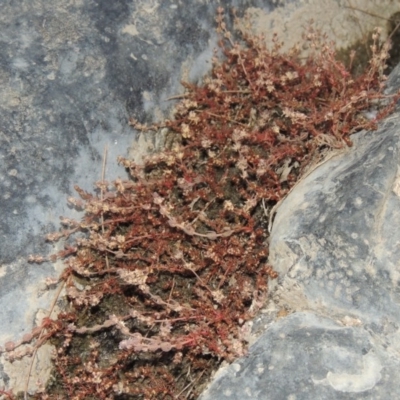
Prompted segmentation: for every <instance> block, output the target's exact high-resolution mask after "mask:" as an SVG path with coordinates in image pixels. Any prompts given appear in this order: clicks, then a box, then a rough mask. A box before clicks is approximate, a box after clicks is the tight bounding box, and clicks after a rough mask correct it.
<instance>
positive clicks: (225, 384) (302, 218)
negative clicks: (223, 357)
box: [201, 69, 400, 400]
mask: <svg viewBox="0 0 400 400" xmlns="http://www.w3.org/2000/svg"><path fill="white" fill-rule="evenodd" d="M398 74H399V69H397V71H394V74H393V76H392V78H391V82H392V84H394V83H396V82H398V80H399V75H398ZM397 87H398V86H397ZM392 91H393V88H392ZM399 139H400V113H399V112H397V113H395V114H393V115H392V116H390V117H388V118H387V119H386V120H385V121H383V122H382V123H381V124H380V127H379V129H378V130H377V131H375V132H360V133H359V134H356V135H354V136H353V137H352V140H353V143H354V145H353V147H352V148H350V149H347V150H346V151H344V152H342V153H341V154H338V155H336V156H334V157H333V158H331V159H330V160H328V161H326V162H324V163H323V164H322V165H320V166H318V167H317V168H316V169H315V170H313V171H312V172H311V173H310V174H309V175H308V176H306V177H305V178H304V179H303V180H302V181H301V182H299V184H298V185H297V186H296V187H295V188H294V189H293V191H292V192H291V193H290V194H289V195H288V197H287V198H286V199H285V200H284V201H283V202H282V203H281V205H280V206H279V208H278V211H277V214H276V217H275V220H274V224H273V229H272V232H271V242H270V262H271V264H272V265H273V266H274V268H275V269H276V271H277V272H278V273H279V274H280V278H279V281H278V283H277V285H276V286H275V288H274V289H273V290H272V301H271V304H270V306H269V307H268V308H267V309H266V310H265V313H264V315H262V316H261V317H260V318H258V319H257V320H256V321H254V326H253V332H254V334H256V333H258V335H259V334H260V333H261V336H260V337H259V338H258V339H257V340H255V342H254V343H253V345H252V346H251V348H250V351H249V354H248V356H247V357H245V358H243V359H240V360H238V361H237V362H235V363H233V364H232V365H230V366H228V367H225V368H224V369H223V370H221V371H220V372H219V374H218V375H217V376H216V378H215V380H214V381H213V383H212V384H211V385H210V387H209V388H208V390H207V391H206V392H205V393H204V394H203V395H202V396H201V400H208V399H210V400H211V399H241V400H244V399H252V400H255V399H291V400H294V399H296V400H300V399H304V400H306V399H332V400H333V399H335V400H336V399H388V398H400V388H399V385H398V370H399V367H400V289H399V287H400V286H399V284H400V268H399V267H400V266H399V258H400V233H399V230H398V226H399V224H400V164H399V158H400V146H399V144H400V142H399Z"/></svg>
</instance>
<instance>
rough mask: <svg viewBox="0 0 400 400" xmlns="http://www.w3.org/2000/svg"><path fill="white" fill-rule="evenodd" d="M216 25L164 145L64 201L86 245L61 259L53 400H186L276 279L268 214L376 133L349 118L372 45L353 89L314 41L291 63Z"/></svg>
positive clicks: (238, 347) (355, 113) (235, 340)
mask: <svg viewBox="0 0 400 400" xmlns="http://www.w3.org/2000/svg"><path fill="white" fill-rule="evenodd" d="M217 23H218V30H219V32H220V33H221V35H222V37H223V38H224V40H221V44H220V45H221V49H222V50H223V53H224V55H225V58H224V60H222V61H215V63H214V66H213V69H212V72H211V74H210V76H208V77H206V78H205V79H204V82H203V83H202V84H201V85H199V86H197V85H194V84H188V83H185V84H184V87H185V88H186V93H185V95H184V98H183V100H182V101H181V102H180V103H179V104H178V105H177V106H176V113H175V118H174V119H173V120H167V121H165V122H164V124H163V125H164V126H165V127H167V128H168V134H167V140H166V142H167V145H166V147H165V148H164V149H162V151H161V152H157V153H155V154H152V155H149V156H148V157H147V159H146V160H145V162H144V164H143V165H137V164H135V163H134V162H132V161H130V160H126V159H123V158H120V159H119V162H120V163H121V164H122V165H123V166H124V167H125V168H127V170H128V171H129V172H130V174H131V177H132V179H131V180H129V181H122V180H117V181H115V182H114V183H112V184H108V183H107V182H100V183H98V187H99V188H100V191H101V193H100V195H98V196H96V195H92V194H90V193H86V192H84V191H83V190H81V189H79V188H77V190H78V192H79V194H80V196H81V198H82V200H74V199H70V201H71V202H72V203H73V204H75V205H76V206H79V207H83V208H84V209H85V213H86V215H85V218H84V220H83V222H81V223H77V222H76V221H68V220H63V223H64V224H65V225H67V226H69V227H70V229H69V230H66V231H65V236H69V235H70V234H71V233H73V232H75V231H77V230H81V231H85V232H87V236H86V237H84V238H82V237H81V238H77V239H76V244H75V247H69V248H67V249H66V250H65V252H63V253H62V254H61V256H63V257H65V256H67V257H68V258H67V259H66V261H65V263H66V272H65V273H64V274H63V277H62V278H63V279H64V280H65V281H66V282H67V295H68V299H69V301H70V310H69V312H70V314H68V318H67V317H66V315H64V314H63V315H60V316H59V318H58V321H57V326H56V327H53V328H51V330H50V332H52V334H53V336H55V337H58V338H59V342H58V343H59V348H58V351H57V356H56V359H55V364H56V368H57V371H58V376H59V378H60V380H61V382H62V385H63V387H62V388H61V389H60V388H55V389H53V390H54V391H53V392H52V393H57V392H58V393H59V394H60V396H61V397H60V398H74V399H90V398H96V399H106V398H119V397H118V396H121V398H128V397H122V396H123V394H125V395H126V396H136V397H137V396H140V398H146V399H152V398H154V399H156V398H157V399H163V398H180V397H182V398H194V397H195V396H197V395H198V388H199V382H202V381H203V380H204V379H205V378H206V377H207V376H209V374H210V368H209V367H215V366H216V365H217V364H218V363H219V362H220V361H221V360H222V359H225V360H228V361H232V360H233V359H234V358H235V357H237V356H239V355H242V354H245V352H246V337H245V336H244V335H243V329H242V327H243V324H244V323H245V321H248V320H249V319H251V318H252V317H254V315H255V313H256V312H257V311H258V310H259V309H260V307H262V306H264V305H265V302H266V298H267V285H268V280H269V279H274V278H276V277H277V274H276V272H275V271H274V270H273V269H272V267H271V266H270V265H268V263H267V258H268V248H267V243H268V242H267V239H268V232H267V226H268V218H269V212H270V210H271V207H272V206H273V205H274V204H276V202H277V201H279V200H281V199H282V198H283V197H284V196H285V195H286V194H287V193H288V192H289V190H290V189H291V188H292V186H293V185H294V183H295V182H296V180H297V179H298V177H299V176H301V174H302V173H303V172H304V170H305V168H306V167H307V166H309V164H310V162H315V161H316V160H317V159H318V158H319V157H320V155H321V154H322V153H323V151H324V150H326V149H330V148H333V147H341V146H344V145H347V144H351V142H350V139H349V136H350V135H351V134H352V133H354V132H356V131H359V130H361V129H373V128H374V127H375V125H376V122H377V121H376V120H368V119H367V118H365V117H364V116H363V113H362V112H363V111H365V110H367V109H368V108H370V107H371V105H374V106H375V107H376V106H377V104H376V101H377V100H379V99H383V98H384V96H383V95H382V88H383V86H382V83H383V81H384V77H383V75H382V67H383V64H384V60H385V55H384V53H385V51H386V50H385V48H383V49H382V53H380V52H379V51H378V50H377V49H376V51H375V52H374V55H373V58H372V60H371V64H370V67H369V69H368V70H367V71H366V72H365V73H364V74H362V75H360V76H359V77H358V78H352V77H351V76H350V75H349V73H348V72H347V71H346V69H345V68H344V66H343V65H342V64H341V63H340V62H338V61H336V60H335V54H334V51H333V48H332V46H331V45H328V44H326V43H325V42H324V41H323V40H322V39H321V36H319V35H318V34H316V33H315V32H311V33H309V36H308V38H309V42H308V43H309V44H310V49H309V50H310V51H309V54H308V56H307V57H306V58H305V59H302V58H301V55H300V52H299V51H298V50H296V49H293V50H292V51H291V52H290V53H288V54H282V53H281V52H280V47H281V46H280V44H279V43H278V41H277V39H276V38H275V39H274V42H273V44H272V49H267V48H266V47H265V44H264V42H263V40H262V38H260V37H253V36H249V35H247V34H246V33H242V42H241V43H238V42H233V41H232V39H231V34H230V32H228V31H227V30H226V28H225V25H224V21H223V15H222V10H220V11H219V13H218V16H217ZM382 54H383V55H382ZM392 104H394V103H391V105H392ZM391 105H386V106H385V107H382V110H381V111H380V114H378V115H379V116H383V115H385V113H386V112H388V111H389V110H390V107H391ZM130 123H131V124H132V125H133V126H135V127H136V128H137V129H139V128H140V129H141V130H144V131H146V130H150V129H154V127H153V128H152V127H144V126H143V125H140V124H139V123H137V122H136V121H135V120H133V119H132V120H131V121H130ZM58 236H59V235H56V236H55V237H54V239H57V237H58ZM33 260H34V261H35V259H33ZM76 279H79V282H80V283H79V285H77V283H76ZM83 345H85V346H86V347H85V350H84V351H82V349H81V347H80V346H83ZM210 363H211V365H210ZM205 368H208V369H205ZM183 376H185V378H182V377H183ZM41 396H43V398H46V397H45V396H46V395H41ZM174 396H177V397H174ZM136 397H135V398H136Z"/></svg>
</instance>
